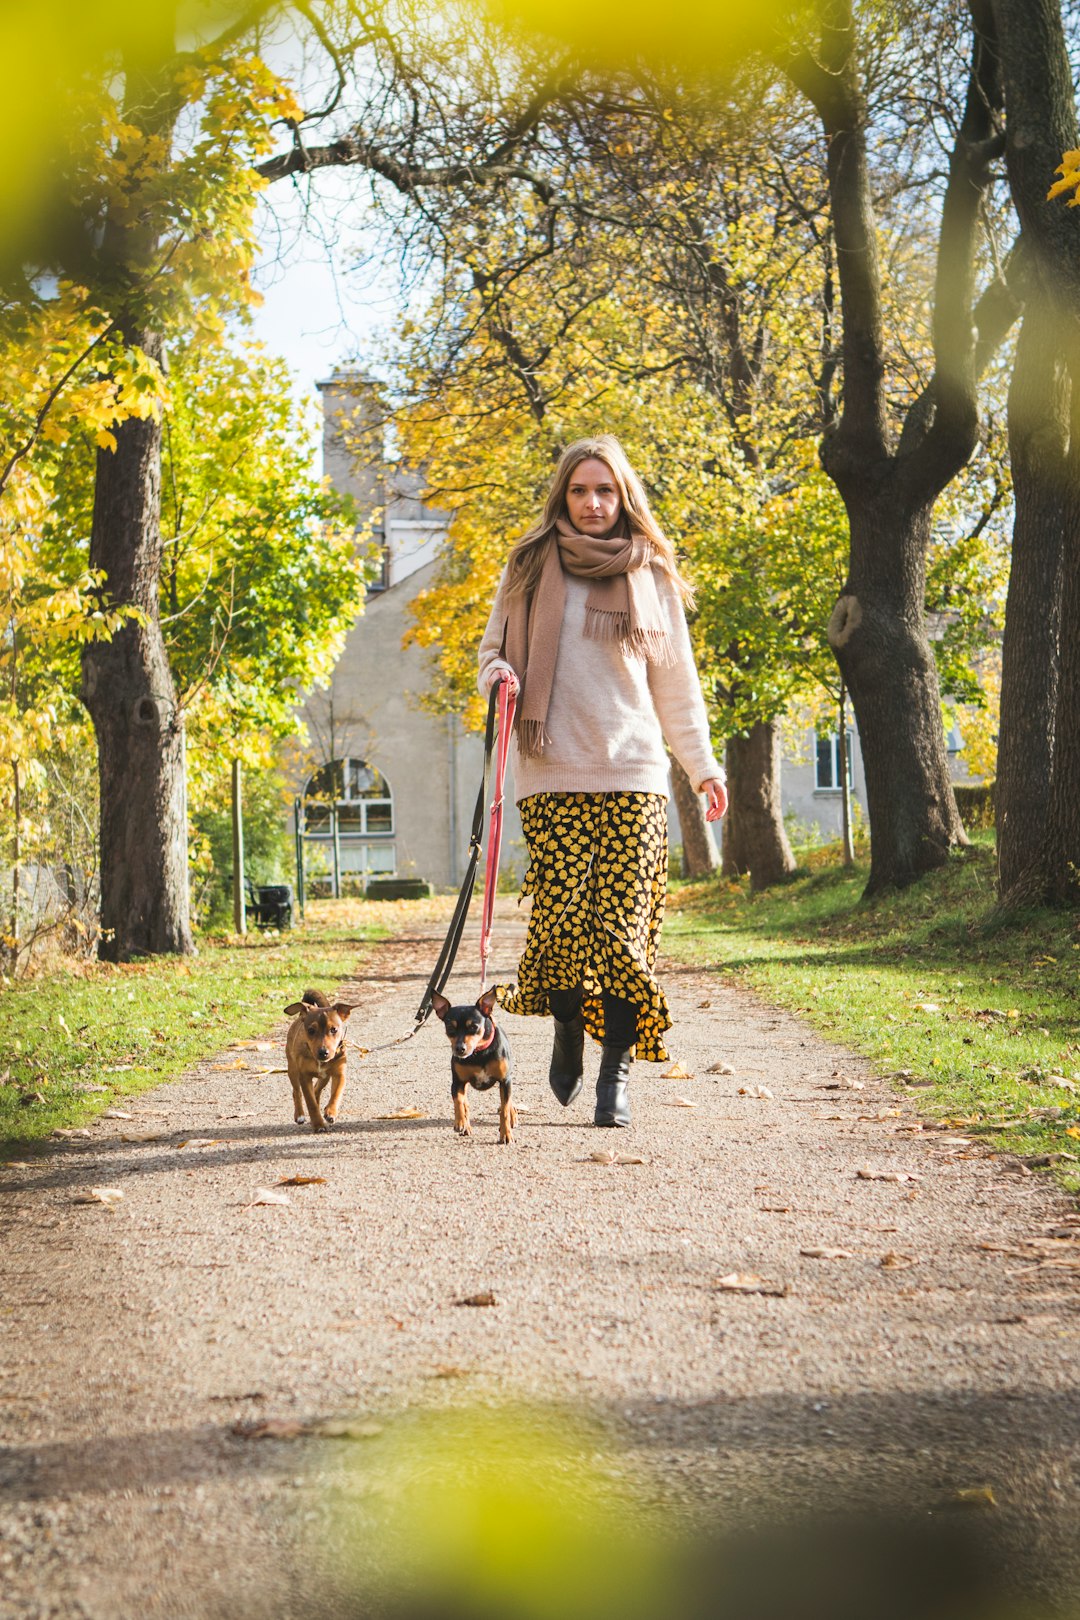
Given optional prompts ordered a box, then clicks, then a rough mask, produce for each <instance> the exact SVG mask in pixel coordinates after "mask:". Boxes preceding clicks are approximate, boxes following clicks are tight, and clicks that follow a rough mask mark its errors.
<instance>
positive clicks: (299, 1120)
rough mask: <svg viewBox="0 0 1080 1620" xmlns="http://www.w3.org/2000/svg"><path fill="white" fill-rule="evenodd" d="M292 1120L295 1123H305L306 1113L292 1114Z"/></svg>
mask: <svg viewBox="0 0 1080 1620" xmlns="http://www.w3.org/2000/svg"><path fill="white" fill-rule="evenodd" d="M293 1120H294V1122H295V1123H296V1124H297V1125H306V1124H307V1115H306V1114H294V1115H293Z"/></svg>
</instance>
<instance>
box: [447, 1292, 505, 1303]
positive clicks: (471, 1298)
mask: <svg viewBox="0 0 1080 1620" xmlns="http://www.w3.org/2000/svg"><path fill="white" fill-rule="evenodd" d="M498 1303H499V1302H498V1300H497V1299H496V1298H495V1295H494V1294H493V1293H492V1292H491V1290H490V1288H489V1289H486V1290H485V1292H484V1293H482V1294H466V1296H465V1298H464V1299H457V1300H455V1301H454V1304H455V1305H497V1304H498Z"/></svg>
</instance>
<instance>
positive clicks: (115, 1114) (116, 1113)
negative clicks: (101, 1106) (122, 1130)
mask: <svg viewBox="0 0 1080 1620" xmlns="http://www.w3.org/2000/svg"><path fill="white" fill-rule="evenodd" d="M101 1117H102V1119H134V1118H135V1115H134V1114H125V1113H124V1110H123V1109H122V1108H106V1109H105V1111H104V1113H103V1114H102V1116H101Z"/></svg>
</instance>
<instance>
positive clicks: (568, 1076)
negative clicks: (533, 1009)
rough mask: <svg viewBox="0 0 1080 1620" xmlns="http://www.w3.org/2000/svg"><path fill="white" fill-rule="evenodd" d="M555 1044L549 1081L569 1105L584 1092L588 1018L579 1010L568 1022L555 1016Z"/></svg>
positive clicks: (562, 1101)
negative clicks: (583, 1081)
mask: <svg viewBox="0 0 1080 1620" xmlns="http://www.w3.org/2000/svg"><path fill="white" fill-rule="evenodd" d="M553 1023H554V1025H555V1044H554V1046H553V1047H552V1049H551V1068H550V1069H549V1070H548V1084H549V1085H550V1086H551V1089H552V1091H553V1092H554V1093H555V1095H556V1097H558V1099H559V1101H560V1102H561V1103H562V1105H563V1107H564V1108H568V1107H569V1106H570V1104H571V1103H572V1102H573V1101H574V1098H575V1097H577V1096H578V1094H579V1093H580V1091H581V1081H582V1076H583V1073H584V1069H585V1019H584V1018H583V1016H582V1015H581V1013H580V1012H579V1013H578V1014H577V1015H576V1016H575V1017H574V1018H571V1019H570V1021H569V1022H568V1023H564V1022H563V1020H562V1019H561V1018H556V1019H553Z"/></svg>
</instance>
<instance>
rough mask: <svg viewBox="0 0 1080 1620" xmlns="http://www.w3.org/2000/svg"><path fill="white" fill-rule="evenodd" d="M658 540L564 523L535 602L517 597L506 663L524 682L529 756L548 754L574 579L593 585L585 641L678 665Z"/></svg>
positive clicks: (524, 739)
mask: <svg viewBox="0 0 1080 1620" xmlns="http://www.w3.org/2000/svg"><path fill="white" fill-rule="evenodd" d="M654 555H655V547H654V546H653V544H652V542H651V541H649V540H644V539H633V538H631V537H630V536H625V535H615V536H613V535H608V536H607V537H606V538H604V539H599V538H597V537H596V536H594V535H589V534H579V533H578V531H577V530H576V529H574V528H571V526H570V524H569V523H566V522H564V521H563V520H562V519H560V520H559V523H558V525H557V532H556V533H555V534H553V535H552V536H551V539H550V540H549V541H548V551H547V556H546V557H545V559H544V566H543V569H542V571H541V574H540V580H539V583H538V585H537V587H536V590H535V591H534V592H533V595H532V598H531V599H530V600H528V601H526V599H525V597H524V596H514V597H512V598H511V605H510V612H509V615H508V617H507V621H506V661H507V663H508V664H510V665H511V666H512V668H513V670H514V673H515V674H516V675H517V677H518V680H519V681H520V682H521V699H520V701H519V703H518V711H517V722H516V730H517V737H518V747H519V748H520V749H521V752H522V753H523V754H525V755H526V756H527V757H529V758H533V759H536V758H539V757H540V756H541V755H542V754H543V752H544V739H545V732H544V727H545V724H546V722H547V711H548V703H549V701H550V698H551V683H552V681H553V680H554V678H555V658H556V655H557V653H558V650H559V632H560V630H561V629H562V620H563V609H564V607H565V604H566V579H565V575H564V570H565V572H566V573H568V574H575V575H577V577H578V578H579V579H587V580H590V581H591V589H590V591H589V595H588V599H587V601H586V603H585V635H586V636H587V637H588V639H589V640H591V641H617V642H618V644H619V647H620V648H621V650H622V652H623V654H624V655H625V656H626V657H627V658H644V659H645V660H646V662H648V663H650V664H662V665H669V664H672V663H673V662H674V658H673V655H672V651H671V645H670V637H669V636H668V633H667V627H666V626H665V624H664V617H663V614H662V612H661V610H660V598H659V596H658V595H657V592H656V581H655V580H654V579H653V573H652V569H651V568H650V567H649V563H650V562H651V561H652V558H653V556H654Z"/></svg>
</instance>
